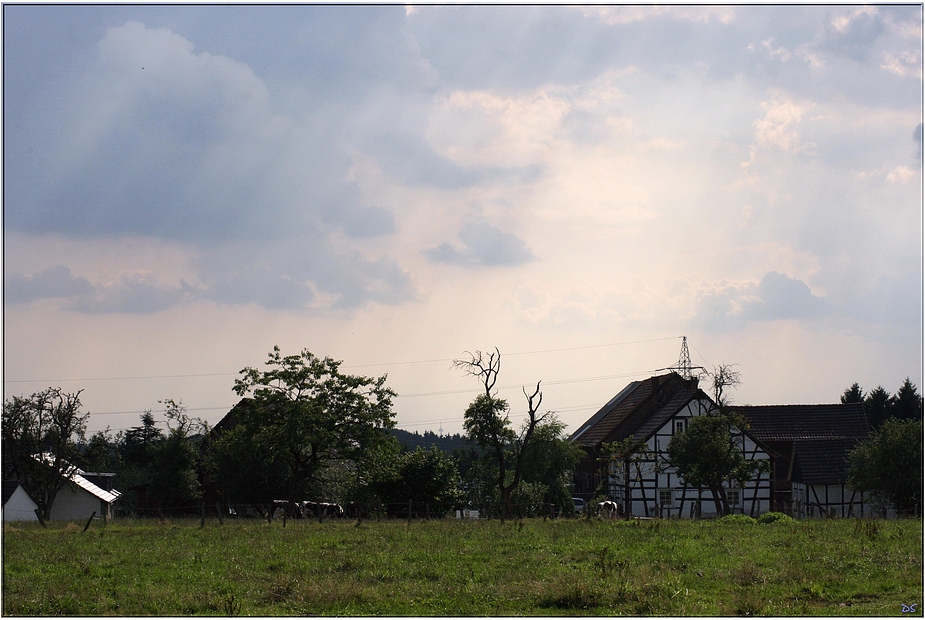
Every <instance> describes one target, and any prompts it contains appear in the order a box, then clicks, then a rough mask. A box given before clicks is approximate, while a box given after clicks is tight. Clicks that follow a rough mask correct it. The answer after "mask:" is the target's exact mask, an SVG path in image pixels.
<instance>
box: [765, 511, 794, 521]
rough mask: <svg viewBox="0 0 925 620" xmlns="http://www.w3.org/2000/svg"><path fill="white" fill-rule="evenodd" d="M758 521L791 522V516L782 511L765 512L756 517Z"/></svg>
mask: <svg viewBox="0 0 925 620" xmlns="http://www.w3.org/2000/svg"><path fill="white" fill-rule="evenodd" d="M758 523H793V517H791V516H790V515H785V514H784V513H782V512H766V513H764V514H763V515H761V516H760V517H758Z"/></svg>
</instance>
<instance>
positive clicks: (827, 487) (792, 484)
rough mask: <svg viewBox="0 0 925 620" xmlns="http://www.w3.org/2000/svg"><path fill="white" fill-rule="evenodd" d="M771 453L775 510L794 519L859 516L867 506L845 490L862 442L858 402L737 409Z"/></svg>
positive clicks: (864, 433) (859, 495)
mask: <svg viewBox="0 0 925 620" xmlns="http://www.w3.org/2000/svg"><path fill="white" fill-rule="evenodd" d="M735 411H737V412H739V413H741V414H742V415H744V416H745V417H746V419H747V420H748V423H749V429H748V432H749V434H750V435H751V436H752V437H755V438H756V439H757V440H759V441H760V442H761V443H762V444H763V445H764V446H767V447H768V449H769V451H770V453H771V467H772V471H773V478H774V486H773V489H772V505H773V507H774V509H775V510H779V511H781V512H787V513H789V514H793V515H794V516H801V517H804V516H823V515H825V516H842V517H848V516H860V515H861V514H866V513H867V512H868V510H869V507H868V506H867V505H866V502H865V497H864V496H863V494H862V493H860V492H859V491H855V490H854V489H851V488H850V487H849V486H848V453H849V452H850V451H851V450H852V449H853V448H854V447H855V446H856V445H857V444H858V442H859V441H861V440H863V439H866V438H867V435H868V426H867V418H866V417H865V415H864V407H863V405H861V404H860V403H851V404H843V405H834V404H833V405H762V406H742V407H736V408H735Z"/></svg>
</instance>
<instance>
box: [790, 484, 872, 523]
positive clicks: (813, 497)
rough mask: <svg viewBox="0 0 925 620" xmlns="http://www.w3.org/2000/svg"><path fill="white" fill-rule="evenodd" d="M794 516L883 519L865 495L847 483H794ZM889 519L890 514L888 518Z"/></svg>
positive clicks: (792, 509) (792, 508) (792, 510)
mask: <svg viewBox="0 0 925 620" xmlns="http://www.w3.org/2000/svg"><path fill="white" fill-rule="evenodd" d="M792 497H793V500H792V501H793V506H792V507H791V512H792V514H793V516H795V517H801V518H806V517H882V516H884V514H883V511H882V509H881V510H878V509H876V508H875V507H873V506H871V504H870V501H869V500H868V498H867V496H866V495H865V494H864V493H861V492H860V491H855V490H854V489H852V488H851V487H849V486H848V485H847V484H803V483H800V482H794V483H793V492H792ZM888 516H890V515H888Z"/></svg>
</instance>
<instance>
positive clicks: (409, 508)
mask: <svg viewBox="0 0 925 620" xmlns="http://www.w3.org/2000/svg"><path fill="white" fill-rule="evenodd" d="M408 523H411V500H410V499H409V500H408Z"/></svg>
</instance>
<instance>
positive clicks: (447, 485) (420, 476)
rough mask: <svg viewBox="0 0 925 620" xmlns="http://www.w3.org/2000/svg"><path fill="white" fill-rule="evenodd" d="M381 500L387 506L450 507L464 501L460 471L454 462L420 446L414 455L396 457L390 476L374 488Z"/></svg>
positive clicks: (431, 448)
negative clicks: (399, 503) (426, 505)
mask: <svg viewBox="0 0 925 620" xmlns="http://www.w3.org/2000/svg"><path fill="white" fill-rule="evenodd" d="M377 487H378V489H379V492H380V497H381V498H382V499H383V500H384V501H386V502H392V503H395V502H407V501H409V500H410V501H412V502H414V503H416V504H424V503H430V504H442V505H443V506H444V508H445V509H449V508H450V507H451V506H450V504H457V503H459V502H461V501H462V500H463V497H464V495H463V493H462V492H461V491H460V488H459V487H460V478H459V470H458V469H457V468H456V462H455V461H454V459H453V458H452V457H450V456H448V455H446V454H445V453H444V452H443V451H442V450H440V449H439V448H437V447H435V446H431V447H430V448H428V449H424V448H421V447H420V446H419V447H418V448H416V449H415V450H414V452H404V453H402V454H401V455H400V456H399V457H398V462H397V463H396V464H395V467H394V469H393V471H392V472H391V475H389V476H387V478H386V479H385V480H382V481H381V482H380V483H379V484H378V485H377Z"/></svg>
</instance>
